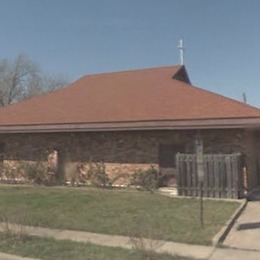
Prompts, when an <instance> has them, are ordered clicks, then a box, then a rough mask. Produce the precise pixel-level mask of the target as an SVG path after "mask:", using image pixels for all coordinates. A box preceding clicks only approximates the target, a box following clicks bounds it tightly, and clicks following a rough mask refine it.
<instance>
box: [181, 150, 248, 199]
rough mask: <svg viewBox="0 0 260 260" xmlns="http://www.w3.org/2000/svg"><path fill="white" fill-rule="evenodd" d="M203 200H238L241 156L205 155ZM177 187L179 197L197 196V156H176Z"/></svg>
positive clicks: (239, 194)
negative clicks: (205, 198) (208, 198)
mask: <svg viewBox="0 0 260 260" xmlns="http://www.w3.org/2000/svg"><path fill="white" fill-rule="evenodd" d="M203 159H204V160H203V162H204V181H203V196H205V197H215V198H241V197H242V196H243V173H242V165H241V154H237V153H236V154H204V155H203ZM176 166H177V187H178V195H180V196H199V182H198V174H197V160H196V154H181V153H178V154H177V155H176Z"/></svg>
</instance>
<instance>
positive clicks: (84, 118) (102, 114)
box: [0, 66, 260, 127]
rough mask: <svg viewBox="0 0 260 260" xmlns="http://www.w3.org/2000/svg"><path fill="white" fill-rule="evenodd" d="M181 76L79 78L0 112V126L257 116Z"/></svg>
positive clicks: (174, 70)
mask: <svg viewBox="0 0 260 260" xmlns="http://www.w3.org/2000/svg"><path fill="white" fill-rule="evenodd" d="M185 72H186V70H185V68H184V67H181V66H170V67H160V68H153V69H142V70H134V71H124V72H114V73H106V74H96V75H90V76H85V77H82V78H81V79H79V80H77V81H76V82H74V83H72V84H71V85H69V86H68V87H66V88H64V89H60V90H58V91H55V92H52V93H49V94H46V95H43V96H40V97H36V98H32V99H30V100H26V101H24V102H21V103H18V104H14V105H10V106H7V107H4V108H2V109H0V127H2V126H17V125H23V126H26V125H62V124H89V123H106V122H107V123H112V122H113V123H120V122H121V123H122V122H145V121H162V120H168V121H179V120H182V121H185V120H206V119H231V118H233V119H234V118H235V119H236V118H254V117H256V118H257V117H260V109H258V108H255V107H252V106H249V105H246V104H244V103H241V102H238V101H235V100H232V99H229V98H226V97H223V96H220V95H217V94H214V93H212V92H209V91H206V90H203V89H201V88H197V87H194V86H192V85H191V84H189V79H188V77H186V78H185V75H186V74H185ZM180 75H181V76H182V77H181V78H183V75H184V79H183V81H181V80H180ZM186 76H187V75H186ZM185 81H186V82H185Z"/></svg>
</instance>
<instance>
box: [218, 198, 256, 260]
mask: <svg viewBox="0 0 260 260" xmlns="http://www.w3.org/2000/svg"><path fill="white" fill-rule="evenodd" d="M223 245H224V246H226V247H229V248H236V249H243V250H255V251H259V252H258V253H259V259H260V201H249V202H248V203H247V206H246V208H245V210H244V211H243V212H242V214H241V216H240V217H239V218H238V219H237V220H236V222H235V224H234V226H233V228H232V229H231V230H230V232H229V234H228V236H227V238H226V239H225V241H224V243H223Z"/></svg>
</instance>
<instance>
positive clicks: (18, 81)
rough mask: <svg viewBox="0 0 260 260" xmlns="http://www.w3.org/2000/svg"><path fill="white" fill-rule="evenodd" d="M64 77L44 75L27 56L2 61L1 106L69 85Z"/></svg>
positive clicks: (0, 72) (0, 74)
mask: <svg viewBox="0 0 260 260" xmlns="http://www.w3.org/2000/svg"><path fill="white" fill-rule="evenodd" d="M67 84H68V82H67V81H66V80H65V79H64V78H62V77H52V76H46V75H44V74H43V73H42V72H41V70H40V68H39V66H38V65H37V64H36V63H35V62H33V61H31V60H30V59H29V58H28V57H27V56H25V55H19V56H17V57H16V58H15V59H14V60H13V61H9V60H7V59H3V60H0V106H6V105H8V104H12V103H16V102H19V101H21V100H23V99H27V98H30V97H33V96H37V95H41V94H43V93H46V92H49V91H54V90H56V89H58V88H60V87H63V86H65V85H67Z"/></svg>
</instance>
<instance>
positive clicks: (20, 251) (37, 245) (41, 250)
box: [0, 234, 188, 260]
mask: <svg viewBox="0 0 260 260" xmlns="http://www.w3.org/2000/svg"><path fill="white" fill-rule="evenodd" d="M0 241H1V242H0V251H1V252H5V253H9V254H16V255H20V256H23V257H34V258H40V259H43V260H44V259H46V260H50V259H55V260H59V259H60V260H71V259H75V260H94V259H98V260H122V259H125V260H128V259H129V260H130V259H131V260H133V259H135V260H142V259H153V260H157V259H158V260H159V259H160V260H185V259H186V260H188V258H184V257H179V256H171V255H169V254H156V253H152V255H150V258H144V255H143V252H141V251H137V250H127V249H122V248H113V247H105V246H98V245H93V244H90V243H89V244H83V243H78V242H72V241H68V240H63V241H57V240H54V239H46V238H38V237H28V238H27V239H26V240H24V241H21V240H11V241H10V240H5V239H4V237H3V234H0Z"/></svg>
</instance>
